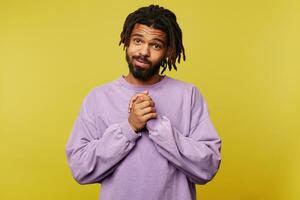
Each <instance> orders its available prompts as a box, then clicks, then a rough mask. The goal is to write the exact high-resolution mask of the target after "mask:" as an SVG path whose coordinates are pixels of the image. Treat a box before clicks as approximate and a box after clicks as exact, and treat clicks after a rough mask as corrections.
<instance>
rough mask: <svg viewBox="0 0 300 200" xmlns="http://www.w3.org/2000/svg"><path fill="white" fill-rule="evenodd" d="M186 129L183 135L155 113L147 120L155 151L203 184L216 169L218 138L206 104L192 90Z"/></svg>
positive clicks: (195, 91) (166, 119)
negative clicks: (187, 131)
mask: <svg viewBox="0 0 300 200" xmlns="http://www.w3.org/2000/svg"><path fill="white" fill-rule="evenodd" d="M191 104H192V105H191V106H192V110H191V115H192V116H191V120H190V121H189V122H186V123H190V127H191V128H190V130H189V133H188V134H185V135H187V136H185V135H183V134H182V133H181V132H180V131H179V130H178V129H176V128H175V127H174V126H173V125H172V124H171V122H170V120H169V119H168V118H167V117H164V116H158V117H157V119H152V120H150V121H148V123H147V129H148V130H149V137H150V138H151V139H152V140H153V142H154V143H155V144H156V147H157V149H158V151H159V152H160V153H161V154H162V156H164V157H165V158H166V159H168V160H169V161H170V162H171V163H173V164H174V165H175V167H177V168H178V169H179V170H181V171H182V172H183V173H184V174H186V175H187V177H188V178H189V179H190V180H191V181H192V182H194V183H198V184H205V183H207V182H208V181H210V180H211V179H212V178H213V177H214V175H215V174H216V172H217V171H218V168H219V165H220V162H221V157H220V148H221V140H220V138H219V137H218V135H217V133H216V131H215V129H214V127H213V125H212V122H211V120H210V119H209V115H208V109H207V105H206V103H205V101H204V99H203V98H202V96H201V95H200V94H199V92H198V90H197V89H196V88H194V89H193V100H192V103H191Z"/></svg>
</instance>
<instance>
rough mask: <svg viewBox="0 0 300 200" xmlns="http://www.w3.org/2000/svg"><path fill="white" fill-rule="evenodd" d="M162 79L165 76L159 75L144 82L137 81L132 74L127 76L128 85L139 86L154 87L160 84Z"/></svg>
mask: <svg viewBox="0 0 300 200" xmlns="http://www.w3.org/2000/svg"><path fill="white" fill-rule="evenodd" d="M162 78H163V76H160V75H159V74H155V75H154V76H152V77H151V78H150V79H149V80H146V81H143V80H139V79H136V78H135V77H134V76H133V75H132V73H130V72H129V73H128V75H127V76H125V80H126V81H127V82H128V83H131V84H133V85H139V86H144V85H153V84H155V83H157V82H159V81H160V80H161V79H162Z"/></svg>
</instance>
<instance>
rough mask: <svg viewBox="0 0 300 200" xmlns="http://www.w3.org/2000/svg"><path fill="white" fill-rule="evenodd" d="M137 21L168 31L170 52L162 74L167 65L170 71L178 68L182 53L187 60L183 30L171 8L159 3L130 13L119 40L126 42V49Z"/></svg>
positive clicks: (164, 60) (164, 61)
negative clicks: (161, 5)
mask: <svg viewBox="0 0 300 200" xmlns="http://www.w3.org/2000/svg"><path fill="white" fill-rule="evenodd" d="M137 23H138V24H143V25H146V26H149V27H152V28H155V29H159V30H161V31H163V32H165V33H166V35H167V41H168V44H167V46H168V54H167V57H166V58H165V59H163V60H162V62H161V66H162V68H163V70H162V72H161V74H163V72H164V71H165V70H166V68H167V67H168V69H169V71H171V70H172V68H174V69H175V70H177V67H176V59H177V62H178V63H180V59H181V54H182V56H183V60H185V53H184V47H183V44H182V32H181V29H180V27H179V25H178V23H177V21H176V15H175V14H174V13H173V12H171V11H170V10H168V9H165V8H163V7H160V6H158V5H150V6H148V7H142V8H139V9H138V10H136V11H134V12H133V13H130V14H129V15H128V16H127V18H126V20H125V23H124V26H123V31H122V33H121V40H120V42H119V45H121V44H122V43H123V44H124V49H125V47H128V46H129V42H130V35H131V32H132V29H133V27H134V25H135V24H137Z"/></svg>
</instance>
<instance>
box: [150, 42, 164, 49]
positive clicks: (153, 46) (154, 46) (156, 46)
mask: <svg viewBox="0 0 300 200" xmlns="http://www.w3.org/2000/svg"><path fill="white" fill-rule="evenodd" d="M152 48H153V49H155V50H160V49H161V48H162V46H161V45H160V44H156V43H155V44H152Z"/></svg>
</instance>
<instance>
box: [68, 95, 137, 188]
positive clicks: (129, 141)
mask: <svg viewBox="0 0 300 200" xmlns="http://www.w3.org/2000/svg"><path fill="white" fill-rule="evenodd" d="M94 101H95V98H94V94H93V92H91V93H90V94H89V95H88V96H87V97H86V98H85V99H84V101H83V104H82V106H81V109H80V112H79V115H78V117H77V119H76V121H75V124H74V127H73V130H72V133H71V136H70V138H69V140H68V143H67V146H66V154H67V160H68V164H69V166H70V168H71V171H72V175H73V177H74V179H76V181H77V182H78V183H80V184H88V183H99V182H101V180H102V179H103V178H105V177H106V176H107V175H109V174H110V173H111V172H113V170H114V169H115V168H116V167H117V165H118V162H119V161H120V160H122V159H123V158H124V157H125V156H126V155H127V154H128V153H129V152H130V150H131V149H132V148H133V147H134V145H135V141H136V140H137V138H138V137H140V136H141V134H140V133H139V134H137V133H135V132H134V131H133V130H132V129H131V127H130V125H129V123H128V120H127V118H124V121H122V122H120V123H115V124H111V125H109V126H106V125H105V124H104V123H101V121H100V122H99V118H97V117H96V115H95V113H94V108H95V102H94ZM97 120H98V123H96V121H97ZM100 120H101V119H100Z"/></svg>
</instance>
